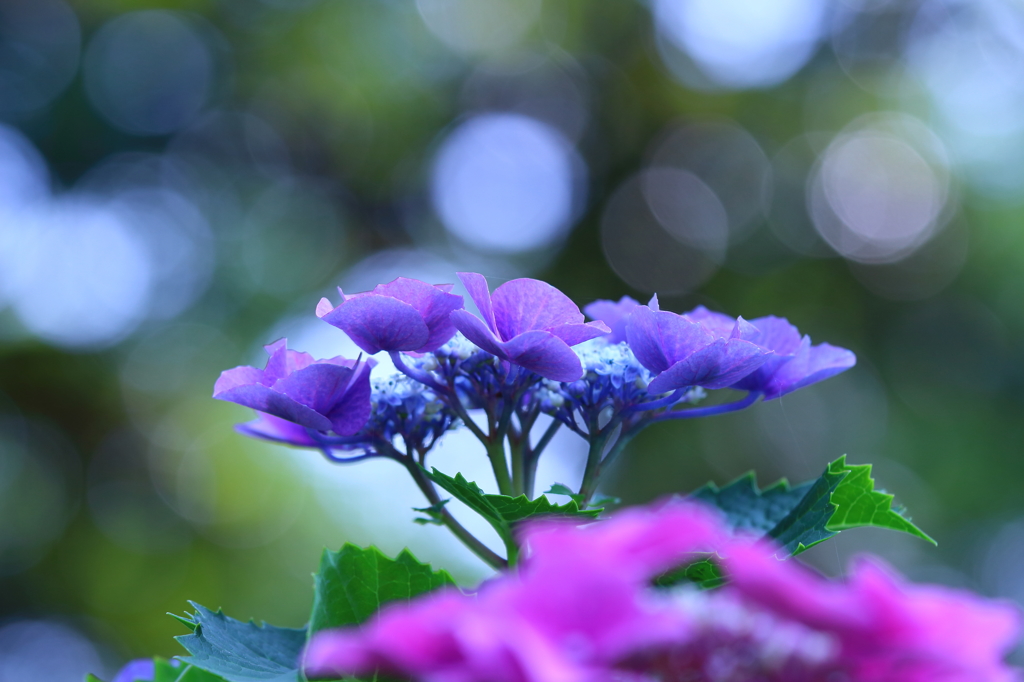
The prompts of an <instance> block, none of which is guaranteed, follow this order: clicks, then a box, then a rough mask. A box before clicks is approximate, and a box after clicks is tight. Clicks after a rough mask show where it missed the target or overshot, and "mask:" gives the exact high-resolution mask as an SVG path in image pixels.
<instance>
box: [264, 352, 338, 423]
mask: <svg viewBox="0 0 1024 682" xmlns="http://www.w3.org/2000/svg"><path fill="white" fill-rule="evenodd" d="M353 374H354V373H353V371H352V370H351V369H350V368H348V367H339V366H338V365H333V364H328V363H317V364H315V365H310V366H309V367H306V368H305V369H301V370H299V371H298V372H294V373H292V374H290V375H288V376H286V377H285V378H284V379H281V380H279V381H278V382H277V383H276V384H274V386H273V389H274V390H275V391H277V392H279V393H283V394H284V395H286V396H288V397H289V398H291V399H292V400H294V401H296V402H298V403H301V404H303V405H305V406H306V407H309V408H310V409H312V410H315V411H317V412H319V413H320V414H324V415H326V414H327V413H328V412H330V411H331V409H332V408H333V407H334V406H335V405H337V404H338V403H339V402H340V401H341V400H342V399H343V398H344V397H345V392H346V391H347V390H348V386H349V383H350V382H351V381H352V376H353Z"/></svg>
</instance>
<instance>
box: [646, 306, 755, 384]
mask: <svg viewBox="0 0 1024 682" xmlns="http://www.w3.org/2000/svg"><path fill="white" fill-rule="evenodd" d="M723 317H724V316H723ZM715 322H716V326H711V325H705V324H704V323H703V321H694V320H693V319H690V318H689V317H686V316H683V315H677V314H676V313H671V312H668V311H662V310H660V309H659V308H658V298H657V296H655V297H654V298H653V299H651V303H650V304H649V305H646V306H637V307H635V308H634V309H633V311H632V312H630V314H629V317H628V319H627V320H626V337H627V338H628V339H629V346H630V348H631V349H632V350H633V353H634V354H635V355H636V357H637V359H638V360H640V363H641V364H643V366H644V367H646V368H647V369H649V370H651V372H654V373H656V374H657V375H658V376H656V377H655V378H654V379H653V380H652V381H651V383H650V386H649V387H648V388H649V390H650V392H651V393H652V394H657V393H667V392H668V391H673V390H676V389H680V388H685V387H688V386H702V387H704V388H726V387H727V386H731V385H733V384H735V383H736V382H737V381H739V380H740V379H742V378H743V377H745V376H747V375H748V374H750V373H751V372H753V371H754V370H756V369H757V368H758V367H760V366H761V365H763V364H764V363H765V362H767V361H768V359H769V358H770V356H771V355H772V351H771V350H770V349H767V348H764V347H762V346H759V345H757V344H755V343H752V342H751V341H749V340H747V338H746V337H748V336H750V335H751V334H752V333H753V330H752V329H751V325H750V324H749V323H747V322H746V321H744V320H743V318H737V319H736V320H732V325H731V329H730V330H729V332H728V333H725V330H724V329H723V328H720V326H719V325H717V322H718V320H717V319H715Z"/></svg>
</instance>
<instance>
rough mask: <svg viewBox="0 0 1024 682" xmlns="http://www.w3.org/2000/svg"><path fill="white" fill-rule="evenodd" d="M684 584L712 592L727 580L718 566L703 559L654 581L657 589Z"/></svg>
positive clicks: (664, 574)
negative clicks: (711, 590) (690, 584)
mask: <svg viewBox="0 0 1024 682" xmlns="http://www.w3.org/2000/svg"><path fill="white" fill-rule="evenodd" d="M683 583H692V584H694V585H696V586H697V587H700V588H701V589H704V590H710V589H712V588H715V587H718V586H719V585H722V584H724V583H725V578H724V577H723V576H722V572H721V570H719V568H718V565H717V564H715V563H714V562H713V561H711V560H710V559H701V560H700V561H695V562H693V563H692V564H689V565H687V566H684V567H682V568H677V569H675V570H673V571H669V572H668V573H663V574H662V575H660V576H658V577H657V578H655V579H654V584H655V586H657V587H675V586H676V585H680V584H683Z"/></svg>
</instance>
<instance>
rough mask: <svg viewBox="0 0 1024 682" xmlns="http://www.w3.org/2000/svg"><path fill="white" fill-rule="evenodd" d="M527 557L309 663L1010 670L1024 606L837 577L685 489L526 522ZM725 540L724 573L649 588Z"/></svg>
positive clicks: (512, 669) (548, 670) (425, 668)
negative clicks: (717, 581)
mask: <svg viewBox="0 0 1024 682" xmlns="http://www.w3.org/2000/svg"><path fill="white" fill-rule="evenodd" d="M523 539H524V540H525V545H526V546H527V547H529V548H530V552H529V556H528V558H527V559H526V560H525V562H524V563H523V564H521V565H520V570H519V572H518V573H515V574H507V575H503V576H500V577H498V578H496V579H494V580H492V581H491V582H489V583H486V584H484V585H483V586H482V588H481V589H480V591H479V593H478V594H477V595H475V596H467V595H463V594H461V593H459V592H457V591H455V590H448V591H443V592H439V593H434V594H431V595H428V596H426V597H422V598H419V599H417V600H415V601H413V602H412V603H411V604H408V605H406V604H401V605H395V606H392V607H390V608H387V609H385V610H384V611H382V612H381V614H380V615H379V616H378V617H377V618H376V619H375V620H373V621H371V622H369V623H367V624H366V625H364V626H363V627H361V628H358V629H349V630H335V631H327V632H322V633H319V634H318V635H316V636H315V637H314V638H313V640H312V641H311V643H310V645H309V647H308V648H307V651H306V659H305V662H306V667H307V672H309V673H311V674H321V675H333V676H342V675H346V676H347V675H357V676H358V675H366V674H371V673H373V672H374V671H375V670H378V669H379V670H380V671H381V672H383V673H385V674H395V675H399V676H402V677H408V678H412V679H415V680H419V681H420V682H452V681H457V682H614V681H621V680H628V679H637V680H641V679H643V680H650V679H661V680H694V681H700V682H724V681H728V682H733V681H739V680H759V681H761V682H827V681H828V680H846V681H847V682H1011V681H1012V680H1019V679H1020V677H1019V671H1016V670H1014V669H1012V668H1010V667H1008V666H1007V665H1006V664H1005V663H1004V662H1003V657H1004V655H1005V654H1006V652H1007V651H1008V650H1009V649H1010V647H1011V646H1012V645H1013V643H1014V642H1015V640H1016V639H1017V637H1018V634H1019V631H1020V616H1019V613H1018V611H1017V609H1016V608H1015V607H1012V606H1009V605H1005V604H1000V603H995V602H989V601H986V600H983V599H980V598H978V597H976V596H974V595H971V594H969V593H966V592H959V591H954V590H948V589H945V588H938V587H918V586H913V585H907V584H904V583H903V582H902V581H901V580H899V579H898V578H896V577H894V576H892V575H891V574H890V573H889V572H888V571H886V570H883V569H880V568H878V567H877V566H876V565H874V564H872V563H863V562H862V563H860V564H857V565H855V566H854V567H853V569H852V575H851V577H850V579H849V580H848V581H847V582H846V583H837V582H832V581H830V580H828V579H826V578H823V577H821V576H820V575H818V574H815V573H812V572H811V571H809V570H808V569H806V568H804V567H803V566H801V565H800V564H799V563H798V562H796V561H779V560H777V559H775V558H774V556H773V554H774V552H775V549H776V548H775V547H774V546H770V545H769V544H767V543H760V542H753V541H751V540H748V539H744V538H736V537H733V536H731V535H729V534H728V532H727V531H726V530H725V528H724V527H723V526H722V525H721V524H720V522H719V520H718V517H717V516H715V515H713V514H712V512H711V510H707V509H704V508H701V507H698V506H696V505H694V504H693V503H688V502H685V501H672V502H669V503H667V504H664V505H662V506H660V507H652V508H648V509H632V510H627V511H624V512H620V513H618V514H616V515H614V516H612V517H611V518H610V519H609V520H607V521H604V522H602V523H600V524H595V525H591V526H584V527H575V526H571V525H567V524H564V523H563V524H558V523H555V522H540V523H539V524H537V523H535V524H533V525H531V526H528V527H527V528H526V531H525V533H524V538H523ZM708 551H715V552H717V554H718V557H717V558H716V561H717V562H718V563H720V564H721V567H722V570H723V571H724V573H725V574H726V576H727V577H728V579H729V582H728V583H727V584H726V585H725V586H724V587H722V588H719V589H717V590H714V591H701V590H698V589H695V588H692V587H685V586H684V587H677V588H675V589H673V590H663V589H658V588H654V587H653V586H652V584H651V582H652V579H653V578H655V577H656V576H658V575H660V574H661V573H663V572H664V571H666V570H668V569H671V568H673V567H677V566H679V565H682V564H684V563H685V562H687V561H691V560H693V559H694V558H695V557H696V556H701V553H704V552H708Z"/></svg>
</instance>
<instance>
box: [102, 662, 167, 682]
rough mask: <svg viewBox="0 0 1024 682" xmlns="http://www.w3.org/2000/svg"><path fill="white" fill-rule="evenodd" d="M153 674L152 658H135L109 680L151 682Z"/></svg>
mask: <svg viewBox="0 0 1024 682" xmlns="http://www.w3.org/2000/svg"><path fill="white" fill-rule="evenodd" d="M171 665H174V666H177V665H178V661H172V663H171ZM155 674H156V666H155V665H154V664H153V659H151V658H137V659H135V660H134V661H128V662H127V663H125V665H124V667H123V668H121V669H120V670H119V671H118V672H117V675H115V676H114V679H113V680H111V682H151V681H152V679H153V676H154V675H155Z"/></svg>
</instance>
